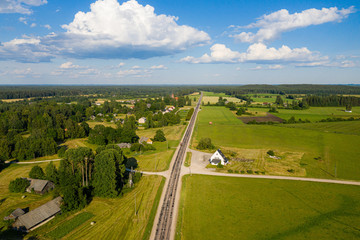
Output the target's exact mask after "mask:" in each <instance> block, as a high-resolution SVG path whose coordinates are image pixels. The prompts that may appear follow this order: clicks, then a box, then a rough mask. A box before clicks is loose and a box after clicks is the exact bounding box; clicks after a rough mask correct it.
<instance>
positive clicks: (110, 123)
mask: <svg viewBox="0 0 360 240" xmlns="http://www.w3.org/2000/svg"><path fill="white" fill-rule="evenodd" d="M86 123H87V124H89V127H90V128H94V127H95V126H96V125H104V126H105V127H112V128H116V127H117V125H116V123H114V122H96V121H94V120H90V121H87V122H86Z"/></svg>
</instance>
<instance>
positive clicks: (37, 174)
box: [29, 166, 46, 179]
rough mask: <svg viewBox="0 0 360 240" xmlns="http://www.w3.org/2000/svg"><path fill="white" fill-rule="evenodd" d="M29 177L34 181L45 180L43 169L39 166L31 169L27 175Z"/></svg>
mask: <svg viewBox="0 0 360 240" xmlns="http://www.w3.org/2000/svg"><path fill="white" fill-rule="evenodd" d="M29 177H30V178H35V179H46V177H45V173H44V171H43V169H42V168H41V167H39V166H34V167H33V168H32V169H31V171H30V173H29Z"/></svg>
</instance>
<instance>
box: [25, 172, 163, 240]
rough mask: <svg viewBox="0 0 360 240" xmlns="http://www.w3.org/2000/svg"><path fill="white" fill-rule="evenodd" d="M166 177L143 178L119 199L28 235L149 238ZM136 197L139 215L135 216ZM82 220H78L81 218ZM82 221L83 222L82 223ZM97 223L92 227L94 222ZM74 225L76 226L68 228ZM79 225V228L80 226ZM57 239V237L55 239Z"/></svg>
mask: <svg viewBox="0 0 360 240" xmlns="http://www.w3.org/2000/svg"><path fill="white" fill-rule="evenodd" d="M163 185H164V178H163V177H161V176H143V177H142V179H141V180H140V182H139V183H138V184H137V186H135V188H134V189H133V190H132V191H130V192H128V193H126V194H125V195H124V196H121V197H119V198H98V197H95V198H94V199H93V200H92V202H91V203H90V204H89V205H88V206H87V207H85V208H84V209H82V210H81V211H80V212H77V213H76V214H64V215H60V216H57V217H56V218H55V219H54V220H52V221H50V222H49V223H47V224H45V225H43V226H42V227H40V228H38V229H36V230H35V231H33V232H31V233H30V234H28V235H27V237H32V236H36V237H37V238H39V239H59V238H57V237H59V236H63V237H62V238H61V239H143V238H145V239H147V238H148V236H150V231H151V227H152V224H153V221H154V218H155V214H156V209H157V206H158V202H159V200H160V196H161V192H162V188H163ZM135 198H136V215H135ZM79 215H80V216H81V215H83V216H81V217H77V216H79ZM79 221H80V222H79ZM92 221H93V222H95V224H94V225H91V224H90V222H92ZM68 222H73V223H74V224H75V226H66V225H67V223H68ZM76 225H78V226H76ZM54 236H55V237H54Z"/></svg>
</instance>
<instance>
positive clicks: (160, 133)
mask: <svg viewBox="0 0 360 240" xmlns="http://www.w3.org/2000/svg"><path fill="white" fill-rule="evenodd" d="M154 141H157V142H165V141H166V137H165V134H164V132H163V131H162V130H157V131H156V134H155V137H154Z"/></svg>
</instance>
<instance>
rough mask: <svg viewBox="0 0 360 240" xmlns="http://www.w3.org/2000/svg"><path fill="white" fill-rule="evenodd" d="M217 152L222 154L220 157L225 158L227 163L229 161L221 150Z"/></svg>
mask: <svg viewBox="0 0 360 240" xmlns="http://www.w3.org/2000/svg"><path fill="white" fill-rule="evenodd" d="M217 152H218V153H220V155H221V156H222V157H223V158H224V160H225V162H227V161H228V159H227V158H226V157H225V155H224V154H223V153H222V151H221V150H220V149H218V150H217Z"/></svg>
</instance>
